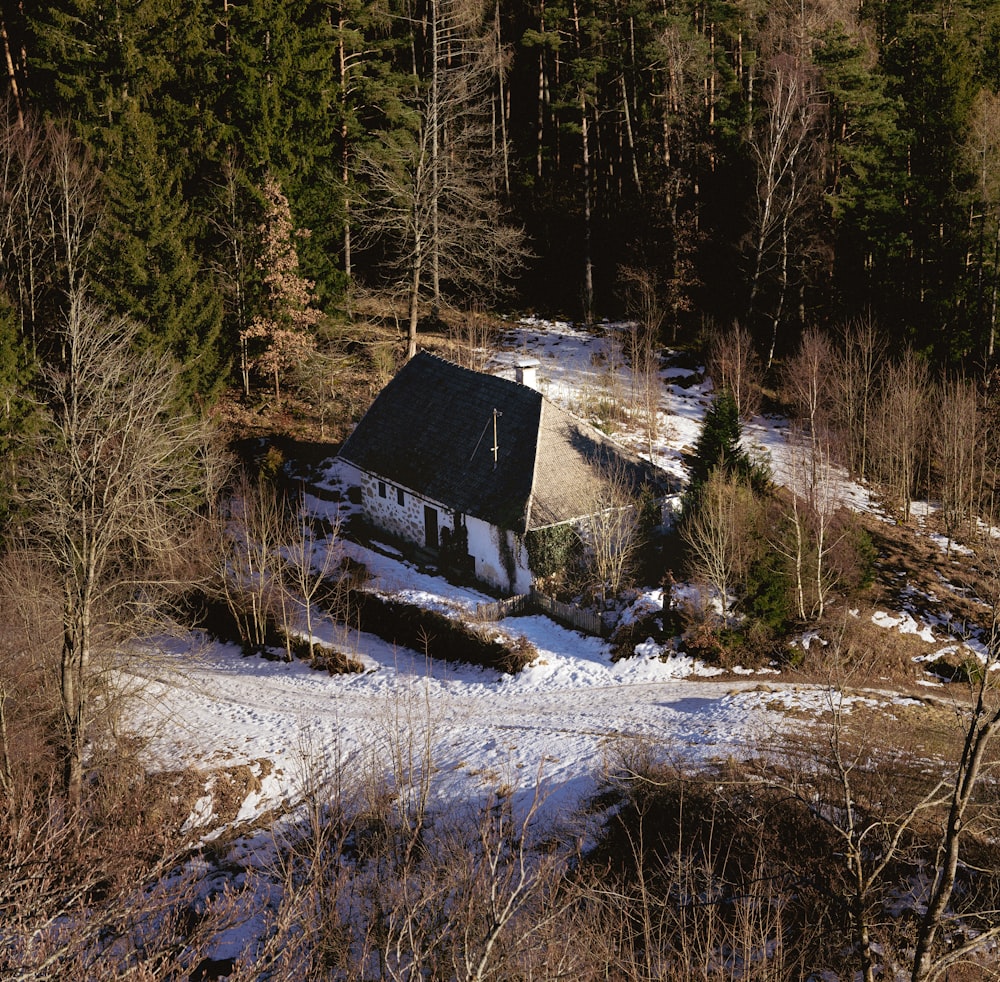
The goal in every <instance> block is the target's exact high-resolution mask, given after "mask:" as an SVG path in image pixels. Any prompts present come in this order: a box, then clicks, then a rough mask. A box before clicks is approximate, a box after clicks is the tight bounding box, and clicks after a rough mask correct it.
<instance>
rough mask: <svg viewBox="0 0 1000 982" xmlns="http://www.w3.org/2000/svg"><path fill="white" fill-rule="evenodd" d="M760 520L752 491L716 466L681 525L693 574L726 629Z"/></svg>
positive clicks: (747, 564)
mask: <svg viewBox="0 0 1000 982" xmlns="http://www.w3.org/2000/svg"><path fill="white" fill-rule="evenodd" d="M758 518H759V505H758V502H757V500H756V498H755V496H754V493H753V491H751V490H750V488H749V487H747V485H746V484H745V483H744V482H743V481H741V480H739V478H736V477H732V476H729V475H727V474H726V473H725V472H724V471H723V469H722V468H718V467H717V468H715V469H714V470H713V471H712V472H711V473H710V474H709V476H708V479H707V480H706V481H705V483H704V485H703V486H702V489H701V491H700V493H699V495H698V500H697V501H696V502H695V503H694V505H693V507H692V508H691V510H690V512H689V513H688V514H686V515H685V516H684V519H683V522H682V524H681V536H682V537H683V539H684V542H685V543H686V544H687V547H688V562H689V564H690V566H691V569H692V572H693V573H694V574H695V576H696V577H698V578H700V579H703V580H704V581H705V582H707V583H708V585H709V586H710V587H711V588H712V589H713V590H714V591H715V593H716V595H717V596H718V599H719V604H720V606H721V608H722V612H721V613H722V619H723V622H724V623H725V624H728V623H729V620H730V616H731V608H732V602H733V599H734V595H735V594H736V592H737V590H738V588H739V584H740V583H741V582H742V579H743V576H744V575H745V573H746V570H747V568H748V566H749V563H750V560H751V558H752V556H753V551H754V549H755V548H756V546H755V543H756V540H757V537H758V532H757V530H756V529H755V526H756V524H757V522H758Z"/></svg>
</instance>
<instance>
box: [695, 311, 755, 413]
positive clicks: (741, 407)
mask: <svg viewBox="0 0 1000 982" xmlns="http://www.w3.org/2000/svg"><path fill="white" fill-rule="evenodd" d="M708 373H709V374H710V375H711V376H712V381H713V382H714V384H715V388H716V390H717V391H719V392H721V391H723V390H725V391H728V392H729V393H730V394H731V395H732V397H733V401H734V402H735V403H736V409H737V411H738V412H739V414H740V416H742V417H743V418H744V419H749V418H750V417H751V416H753V414H754V413H755V412H757V409H758V407H759V406H760V386H761V382H762V380H763V372H762V371H761V365H760V359H759V358H758V357H757V352H756V351H754V346H753V338H752V337H751V336H750V332H749V331H748V330H747V329H746V328H745V327H743V326H742V325H741V324H740V323H739V322H734V323H733V326H732V327H731V328H730V329H729V330H728V331H722V330H714V331H712V333H711V336H710V339H709V343H708Z"/></svg>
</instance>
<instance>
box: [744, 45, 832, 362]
mask: <svg viewBox="0 0 1000 982" xmlns="http://www.w3.org/2000/svg"><path fill="white" fill-rule="evenodd" d="M762 67H763V74H764V79H763V83H764V84H763V86H762V89H763V105H764V113H763V115H762V117H761V120H760V122H759V124H758V125H757V126H756V127H754V129H753V130H752V132H751V134H750V138H749V141H748V146H749V149H750V153H751V156H752V158H753V161H754V164H755V166H756V172H757V174H756V177H757V193H756V198H755V202H754V204H755V209H754V213H753V218H752V225H751V232H750V236H751V243H750V251H751V270H750V300H749V304H748V315H749V316H751V317H753V316H755V315H756V314H757V313H758V308H760V307H762V306H763V304H762V301H763V294H764V292H765V288H766V287H767V286H768V284H769V283H770V284H771V285H772V292H773V296H772V297H771V298H770V299H769V302H768V303H767V305H766V306H767V310H766V316H767V320H768V321H769V322H770V328H771V330H770V335H771V336H770V342H769V346H768V353H767V367H768V368H770V367H771V363H772V361H773V360H774V352H775V348H776V347H777V343H778V330H779V327H780V325H781V323H782V320H783V318H784V316H785V304H786V301H787V294H788V289H789V285H790V282H791V278H792V274H793V264H794V263H795V262H796V261H797V260H798V259H799V258H800V257H799V256H798V255H797V254H796V250H797V249H798V248H799V246H798V244H797V242H796V237H797V236H798V235H799V234H800V232H801V226H802V219H803V216H804V214H805V208H806V203H807V202H808V201H809V200H810V196H811V194H812V193H813V192H814V191H815V190H816V179H817V169H816V166H815V159H816V157H817V154H818V148H819V146H820V138H819V134H818V130H819V124H820V121H821V118H822V108H821V104H820V102H819V100H818V99H817V98H816V97H815V89H816V81H817V79H816V73H815V70H814V69H813V68H812V66H810V65H809V64H808V63H807V62H806V61H805V60H804V59H803V58H802V56H801V52H798V53H796V54H791V53H788V52H784V51H779V52H777V53H776V54H774V55H773V56H772V57H771V58H769V59H767V60H766V61H765V62H764V64H763V66H762Z"/></svg>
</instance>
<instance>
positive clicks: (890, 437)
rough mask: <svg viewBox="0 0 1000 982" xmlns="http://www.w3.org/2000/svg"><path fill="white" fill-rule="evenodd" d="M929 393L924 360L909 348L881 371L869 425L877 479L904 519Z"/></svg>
mask: <svg viewBox="0 0 1000 982" xmlns="http://www.w3.org/2000/svg"><path fill="white" fill-rule="evenodd" d="M929 395H930V372H929V369H928V367H927V363H926V362H925V361H924V360H923V359H922V358H920V357H919V356H918V355H917V354H916V353H915V352H914V351H913V350H912V349H911V348H907V349H906V351H905V352H904V353H903V357H902V358H900V359H899V361H897V362H894V363H892V364H890V365H889V367H888V368H887V369H886V371H885V373H884V386H883V390H882V393H881V398H880V400H879V402H878V406H877V412H876V417H875V420H874V426H873V432H872V435H873V441H872V443H873V446H874V448H875V449H876V452H877V453H876V458H875V459H874V460H873V464H874V465H875V466H877V468H878V471H877V475H878V478H879V480H880V481H881V482H882V483H883V484H884V485H885V486H886V488H887V489H888V491H889V493H890V495H891V497H892V499H893V502H894V503H895V505H896V506H897V507H898V508H899V510H900V513H901V514H902V517H903V520H904V521H909V519H910V505H911V504H912V501H913V494H914V491H915V489H916V482H917V477H918V474H919V471H920V466H921V464H922V463H926V461H925V460H923V459H922V455H923V454H925V453H926V452H927V450H928V449H929V444H928V441H927V439H926V436H927V425H928V415H927V414H928V408H929Z"/></svg>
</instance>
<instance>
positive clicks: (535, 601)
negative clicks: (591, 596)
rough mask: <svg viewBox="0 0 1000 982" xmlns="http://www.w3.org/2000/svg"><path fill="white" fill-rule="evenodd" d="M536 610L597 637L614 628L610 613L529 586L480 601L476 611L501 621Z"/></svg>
mask: <svg viewBox="0 0 1000 982" xmlns="http://www.w3.org/2000/svg"><path fill="white" fill-rule="evenodd" d="M533 610H537V611H539V612H540V613H542V614H545V615H546V616H547V617H551V618H552V620H554V621H556V622H557V623H559V624H562V625H563V626H564V627H569V628H572V629H573V630H575V631H583V632H584V634H590V635H593V636H594V637H597V638H608V637H610V636H611V633H612V631H613V630H614V618H613V615H608V614H602V613H601V612H600V611H596V610H584V609H583V608H582V607H577V606H576V605H575V604H565V603H563V602H562V601H560V600H556V599H554V598H553V597H549V596H546V595H545V594H544V593H539V592H538V590H536V589H534V587H532V590H531V593H522V594H519V595H518V596H516V597H508V598H507V599H506V600H498V601H496V602H495V603H490V604H479V605H477V607H476V615H477V616H478V617H480V618H482V619H483V620H491V621H501V620H503V619H504V618H505V617H513V616H515V615H517V614H525V613H529V612H530V611H533Z"/></svg>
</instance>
